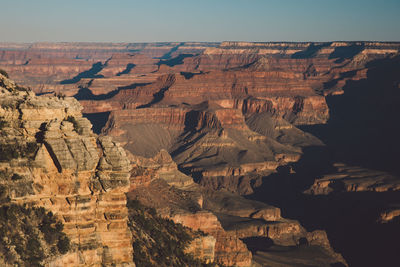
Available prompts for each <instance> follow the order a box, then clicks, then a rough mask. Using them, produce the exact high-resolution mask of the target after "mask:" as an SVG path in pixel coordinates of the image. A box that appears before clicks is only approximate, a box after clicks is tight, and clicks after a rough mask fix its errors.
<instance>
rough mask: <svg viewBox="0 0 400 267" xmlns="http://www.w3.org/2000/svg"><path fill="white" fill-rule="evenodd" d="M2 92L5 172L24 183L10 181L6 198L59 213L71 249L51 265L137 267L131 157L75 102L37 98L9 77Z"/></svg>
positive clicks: (1, 79) (4, 181)
mask: <svg viewBox="0 0 400 267" xmlns="http://www.w3.org/2000/svg"><path fill="white" fill-rule="evenodd" d="M0 86H1V88H0V90H1V91H0V94H1V100H0V105H1V106H0V118H1V120H2V128H1V137H0V142H1V146H2V152H4V153H3V154H2V156H1V157H2V158H1V163H0V168H1V171H2V173H4V174H5V175H6V176H7V175H8V176H10V177H12V176H13V174H18V175H19V176H18V177H19V178H20V179H18V181H16V180H15V179H11V178H9V179H2V181H1V186H2V188H3V189H4V190H3V197H5V198H8V199H9V201H10V202H12V203H16V204H21V205H25V204H26V205H35V206H41V207H45V208H46V209H47V210H49V211H51V212H53V214H54V215H55V216H57V218H59V219H60V221H61V222H62V223H63V224H64V232H65V233H66V234H67V236H68V238H69V239H70V242H71V248H70V251H69V252H68V253H67V254H65V255H63V256H61V257H57V258H52V259H50V261H49V262H46V265H48V266H61V265H64V266H66V265H68V266H104V265H109V264H115V265H117V266H133V262H132V246H131V235H130V233H129V229H128V227H127V208H126V197H125V192H127V191H128V189H129V171H130V164H129V161H128V160H127V158H126V155H125V151H124V150H123V149H122V147H120V146H119V145H118V144H116V143H115V142H113V141H112V139H111V138H109V137H101V138H98V137H97V135H95V134H93V132H92V130H91V124H90V122H89V121H88V120H87V119H86V118H83V117H82V114H81V109H82V107H81V106H80V104H79V103H78V102H77V101H76V100H75V99H73V98H69V97H67V98H58V97H54V96H51V97H48V96H42V97H37V96H35V94H34V93H33V92H32V91H30V90H26V89H23V88H21V87H18V86H16V85H15V84H14V83H13V82H12V81H10V80H8V79H7V78H6V77H5V76H3V75H1V74H0ZM7 147H11V149H12V150H13V151H14V152H12V151H11V150H10V151H8V150H7V149H6V148H7ZM13 177H16V176H15V175H14V176H13Z"/></svg>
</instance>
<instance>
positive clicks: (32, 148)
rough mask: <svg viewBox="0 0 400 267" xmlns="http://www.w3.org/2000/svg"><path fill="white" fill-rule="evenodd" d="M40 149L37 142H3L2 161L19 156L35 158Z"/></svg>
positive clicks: (0, 145) (0, 155) (1, 148)
mask: <svg viewBox="0 0 400 267" xmlns="http://www.w3.org/2000/svg"><path fill="white" fill-rule="evenodd" d="M37 149H38V144H37V143H36V142H28V143H24V144H19V143H6V144H5V143H3V144H0V161H10V160H12V159H17V158H33V157H34V156H35V153H36V151H37Z"/></svg>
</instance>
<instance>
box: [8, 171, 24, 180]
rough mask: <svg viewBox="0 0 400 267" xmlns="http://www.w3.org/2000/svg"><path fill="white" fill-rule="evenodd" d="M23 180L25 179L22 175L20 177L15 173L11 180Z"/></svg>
mask: <svg viewBox="0 0 400 267" xmlns="http://www.w3.org/2000/svg"><path fill="white" fill-rule="evenodd" d="M21 179H24V177H23V176H21V175H19V174H18V173H14V174H13V175H12V176H11V180H13V181H17V180H21Z"/></svg>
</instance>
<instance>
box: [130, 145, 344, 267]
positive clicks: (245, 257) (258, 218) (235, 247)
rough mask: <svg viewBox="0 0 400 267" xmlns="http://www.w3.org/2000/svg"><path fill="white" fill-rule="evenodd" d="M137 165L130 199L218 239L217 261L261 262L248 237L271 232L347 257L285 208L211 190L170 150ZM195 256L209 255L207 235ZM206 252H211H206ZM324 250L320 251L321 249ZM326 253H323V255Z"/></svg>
mask: <svg viewBox="0 0 400 267" xmlns="http://www.w3.org/2000/svg"><path fill="white" fill-rule="evenodd" d="M130 158H131V160H132V162H134V167H133V169H132V175H131V189H130V192H129V193H128V198H130V199H137V200H139V201H140V202H142V203H143V204H144V205H148V206H150V207H154V208H156V209H157V211H158V213H159V214H161V215H162V216H164V217H167V218H171V219H172V220H173V221H175V222H177V223H181V224H183V225H184V226H187V227H189V228H192V229H194V230H201V231H202V232H204V233H206V234H207V235H208V236H212V237H213V238H215V246H214V252H213V255H214V260H215V262H220V263H223V264H224V265H228V266H232V265H233V266H252V264H255V262H254V261H253V260H252V255H251V253H250V251H249V250H248V245H247V244H246V245H245V243H243V241H242V239H243V240H246V239H247V238H254V237H265V238H269V239H271V240H273V242H274V243H276V244H280V245H284V246H296V245H297V244H299V242H301V240H302V239H305V240H307V242H309V243H310V244H312V245H313V246H316V247H318V248H319V249H322V251H323V253H322V254H323V255H329V256H327V258H325V259H328V260H327V262H331V263H336V262H343V263H345V261H344V260H343V258H342V257H341V256H340V255H339V254H337V253H335V252H334V251H333V249H332V248H331V246H330V244H329V241H328V239H327V237H326V234H325V232H323V231H315V232H313V233H308V232H307V231H306V230H305V229H304V228H303V227H302V226H301V225H300V224H299V222H297V221H294V220H287V219H284V218H282V217H281V215H280V209H278V208H276V207H272V206H269V205H266V204H264V203H261V202H257V201H252V200H247V199H245V198H243V197H241V196H238V195H237V194H233V193H229V192H226V191H225V190H220V191H214V190H206V189H204V188H203V187H201V186H199V185H197V184H195V183H193V181H192V179H191V178H190V177H188V176H186V175H184V174H182V173H180V172H179V171H178V170H177V166H176V164H175V163H174V162H173V161H172V159H171V157H170V156H169V155H168V153H167V152H166V151H162V152H160V153H159V154H158V155H156V156H155V157H154V158H143V157H140V156H133V155H130ZM194 242H195V243H194V244H195V247H197V250H193V249H191V250H190V251H197V252H196V253H194V255H195V256H197V257H200V258H205V259H207V258H208V259H209V258H210V257H211V256H207V257H204V256H205V255H207V254H208V255H209V254H212V253H210V249H211V246H208V249H207V247H204V246H203V245H201V246H200V248H198V247H199V245H198V244H197V243H200V244H204V242H206V241H204V240H201V241H197V240H195V241H194ZM204 251H206V252H207V253H205V252H204ZM317 254H318V253H317ZM318 255H320V254H318Z"/></svg>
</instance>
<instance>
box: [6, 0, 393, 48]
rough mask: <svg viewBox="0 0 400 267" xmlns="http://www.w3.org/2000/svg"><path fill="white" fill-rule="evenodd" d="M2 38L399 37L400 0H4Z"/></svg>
mask: <svg viewBox="0 0 400 267" xmlns="http://www.w3.org/2000/svg"><path fill="white" fill-rule="evenodd" d="M0 8H1V14H0V42H37V41H57V42H60V41H85V42H87V41H98V42H154V41H223V40H247V41H331V40H386V41H400V0H169V1H168V0H144V1H139V0H96V1H93V0H63V1H60V0H0Z"/></svg>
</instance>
